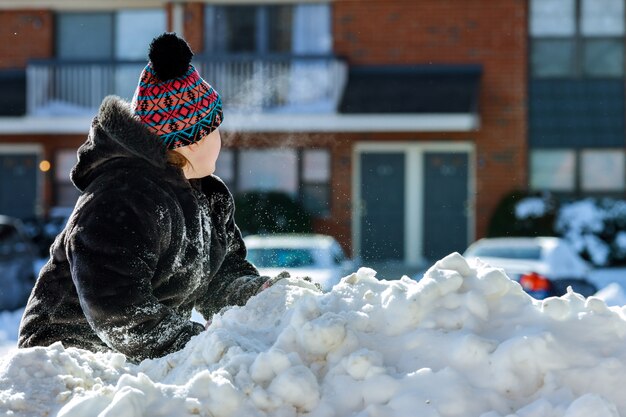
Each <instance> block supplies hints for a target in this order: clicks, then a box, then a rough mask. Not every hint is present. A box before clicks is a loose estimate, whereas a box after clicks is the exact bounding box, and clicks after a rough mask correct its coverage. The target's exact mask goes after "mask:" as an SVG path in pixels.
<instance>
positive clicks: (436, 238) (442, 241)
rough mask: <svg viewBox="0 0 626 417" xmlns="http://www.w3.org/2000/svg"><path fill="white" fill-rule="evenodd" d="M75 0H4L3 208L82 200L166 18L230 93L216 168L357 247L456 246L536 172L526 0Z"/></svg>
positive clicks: (429, 251) (236, 186)
mask: <svg viewBox="0 0 626 417" xmlns="http://www.w3.org/2000/svg"><path fill="white" fill-rule="evenodd" d="M77 7H78V6H76V2H73V1H69V0H56V1H46V2H44V1H30V2H23V1H17V0H16V1H12V0H7V1H4V2H2V3H0V23H2V24H1V25H0V28H2V29H0V30H1V31H2V32H1V33H0V40H1V42H0V48H2V49H1V52H0V56H1V57H2V58H1V61H0V86H1V87H2V89H3V91H5V92H6V94H5V95H4V98H3V99H0V169H1V170H2V171H1V172H0V212H3V214H10V215H16V216H20V217H26V216H30V215H41V214H44V213H46V212H47V211H48V210H50V208H52V207H59V206H61V207H64V206H71V205H72V204H73V203H74V201H75V199H76V197H77V194H76V193H77V192H76V191H75V190H74V188H73V186H72V184H71V183H70V181H69V171H70V169H71V167H72V166H73V164H74V162H75V153H76V149H77V147H78V146H79V145H80V144H81V143H82V142H83V141H84V139H85V137H86V134H87V131H88V129H89V124H90V120H91V117H93V115H94V114H95V112H96V111H97V107H98V104H99V102H100V101H101V100H102V98H103V97H104V96H105V95H106V94H118V95H120V96H122V97H125V98H127V99H130V97H131V96H132V93H133V89H134V87H135V83H136V81H137V77H138V75H139V72H140V71H141V68H142V67H143V66H144V65H145V63H146V61H145V59H146V58H145V50H146V46H147V44H148V42H149V40H150V39H151V38H152V37H153V36H155V35H156V34H158V33H160V32H162V31H164V30H175V31H177V32H179V33H182V34H183V35H184V36H185V37H186V38H187V40H188V41H189V42H190V44H191V46H192V48H193V49H194V51H195V52H196V56H195V57H194V62H193V63H194V65H196V66H197V67H198V68H199V70H200V72H201V74H202V75H203V76H204V78H205V79H206V80H207V81H209V83H211V84H212V85H214V86H215V87H216V89H217V90H218V91H220V93H221V94H222V95H223V98H224V102H225V106H226V109H225V122H224V124H223V126H222V128H221V130H222V132H223V138H224V147H223V151H222V155H221V156H220V159H219V161H218V168H217V174H218V175H220V176H221V177H222V178H223V179H224V180H225V181H226V182H227V183H228V184H229V186H230V188H231V190H232V191H233V193H240V192H245V191H252V190H272V191H281V192H285V193H288V194H290V195H291V196H293V197H294V198H295V199H298V200H299V201H301V202H302V203H303V204H304V206H305V207H306V208H307V209H308V210H309V211H310V212H311V213H312V214H313V217H314V228H315V230H316V231H318V232H321V233H326V234H330V235H333V236H335V237H336V238H337V239H338V240H339V241H340V242H341V243H342V245H343V246H344V248H345V249H346V250H347V251H348V253H351V254H352V255H353V256H358V257H360V258H361V259H363V260H364V261H371V262H387V261H397V262H405V263H413V264H418V263H422V262H424V261H426V260H427V261H431V260H435V259H438V258H439V257H441V256H444V255H446V254H447V253H450V252H451V251H463V250H464V249H465V247H466V246H467V244H468V243H470V242H471V241H473V240H474V239H476V238H479V237H482V236H484V235H485V233H486V230H487V225H488V222H489V219H490V216H491V215H492V213H493V211H494V209H495V207H496V205H497V204H498V202H499V201H500V200H501V198H502V197H503V196H505V195H506V194H507V193H509V192H511V191H512V190H516V189H526V188H527V187H528V183H529V175H528V166H529V161H528V158H527V152H528V149H529V148H528V146H529V139H528V138H529V132H528V127H527V126H528V122H529V120H531V122H533V121H534V119H533V118H532V117H530V119H529V113H528V109H529V107H528V102H529V96H528V91H529V88H528V86H529V82H528V80H529V77H528V75H527V74H528V68H529V59H528V58H529V56H531V55H529V54H530V52H529V48H528V44H529V39H530V40H531V41H532V42H535V39H534V37H532V36H530V37H529V27H530V26H529V25H530V23H529V3H528V2H527V1H525V0H504V1H497V2H494V1H490V0H451V1H441V0H421V1H407V0H330V1H309V0H301V1H296V0H293V1H289V2H287V1H280V0H274V1H263V2H261V1H254V0H250V1H246V2H240V1H232V0H231V1H221V2H220V1H213V0H210V1H204V2H203V1H196V2H182V1H181V2H165V1H157V0H146V1H121V0H120V1H106V2H105V1H93V2H89V5H88V6H87V5H81V6H80V8H77ZM539 33H541V32H539ZM533 51H534V49H533ZM532 57H534V55H532ZM533 59H534V58H533ZM533 62H534V61H533ZM532 68H534V67H532ZM532 80H533V81H532V82H534V79H532ZM622 90H623V87H622ZM530 91H531V93H532V94H535V91H536V89H535V86H534V84H533V85H532V88H531V89H530ZM622 94H623V93H622ZM532 97H535V96H532ZM532 97H531V98H532ZM533 100H534V99H533ZM531 102H532V103H534V101H532V100H531ZM531 111H532V108H531ZM622 123H623V119H622ZM533 132H534V131H531V134H530V137H531V138H534V136H532V135H533V134H534V133H533ZM533 140H534V139H533ZM622 140H623V132H622ZM531 142H532V141H531ZM532 143H533V146H535V145H534V144H535V142H532ZM534 151H535V148H533V152H534ZM537 155H539V157H538V158H539V159H533V161H534V162H533V164H535V165H537V164H538V166H539V165H541V164H542V163H543V164H544V165H545V162H542V160H541V158H542V156H541V153H540V151H539V153H538V154H537ZM537 161H539V162H537ZM531 165H532V164H531ZM533 166H534V165H533ZM542 166H543V165H542ZM533 178H534V177H533ZM533 184H534V183H533Z"/></svg>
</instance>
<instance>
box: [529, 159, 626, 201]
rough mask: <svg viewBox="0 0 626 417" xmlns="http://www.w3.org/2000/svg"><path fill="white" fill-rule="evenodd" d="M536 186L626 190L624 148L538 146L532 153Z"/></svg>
mask: <svg viewBox="0 0 626 417" xmlns="http://www.w3.org/2000/svg"><path fill="white" fill-rule="evenodd" d="M530 186H531V189H533V190H539V191H541V190H549V191H554V192H564V193H576V194H581V193H583V194H585V193H586V194H588V193H596V192H602V193H606V192H616V193H617V192H623V191H624V190H626V154H625V153H624V150H622V149H583V150H580V151H578V152H577V151H575V150H565V149H538V150H533V151H531V153H530Z"/></svg>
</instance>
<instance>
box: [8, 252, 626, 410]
mask: <svg viewBox="0 0 626 417" xmlns="http://www.w3.org/2000/svg"><path fill="white" fill-rule="evenodd" d="M375 274H376V273H375V271H373V270H371V269H367V268H361V269H360V270H359V271H358V272H357V273H355V274H352V275H350V276H348V277H345V278H344V279H343V280H342V282H341V283H340V284H338V285H336V286H335V287H334V288H333V290H332V291H330V292H328V293H324V294H322V293H318V292H316V291H315V290H314V289H313V288H311V287H307V286H298V285H294V282H293V281H285V282H284V283H283V285H275V286H274V287H271V288H270V289H268V290H266V291H264V292H263V293H261V294H259V295H258V296H256V297H254V298H253V299H251V300H250V301H249V302H248V304H247V305H246V306H245V307H234V308H231V309H229V310H227V311H225V312H224V313H223V314H221V315H219V316H216V317H215V318H214V320H213V323H212V325H211V327H210V328H209V330H208V331H206V332H204V333H202V334H201V335H199V336H197V337H195V338H194V339H192V340H191V342H189V344H188V345H187V346H186V347H185V349H184V350H182V351H180V352H177V353H174V354H172V355H169V356H167V357H164V358H160V359H156V360H146V361H144V362H142V363H141V364H139V365H133V364H130V363H128V362H126V360H125V358H124V356H122V355H120V354H113V353H109V354H93V353H90V352H86V351H82V350H77V349H72V348H70V349H64V348H63V346H62V345H61V344H60V343H59V344H55V345H53V346H50V347H48V348H32V349H25V350H20V351H18V352H16V353H14V354H12V355H11V356H10V357H8V359H6V360H5V361H4V362H3V365H2V368H1V369H0V412H1V413H4V414H8V415H14V416H34V415H57V416H63V417H68V416H73V417H75V416H100V417H135V416H177V417H178V416H194V415H200V416H213V417H228V416H278V417H291V416H303V415H306V416H309V417H333V416H337V417H339V416H358V417H374V416H446V417H452V416H459V417H460V416H463V417H469V416H481V417H503V416H509V415H515V416H519V417H532V416H555V417H558V416H563V417H576V416H585V417H595V416H597V417H600V416H619V415H626V397H625V396H623V395H622V391H621V390H622V387H623V386H624V383H625V382H626V343H625V338H626V316H625V312H624V310H623V309H621V308H617V307H611V308H609V307H607V306H606V304H605V303H604V302H603V301H602V300H600V299H598V298H593V297H591V298H588V299H585V298H583V297H581V296H579V295H577V294H575V293H572V292H570V293H568V294H567V295H565V296H563V297H560V298H549V299H546V300H543V301H538V300H534V299H533V298H531V297H529V296H528V295H527V294H526V293H525V292H524V291H523V290H522V289H521V287H520V286H519V284H517V283H515V282H513V281H511V280H509V279H508V278H507V277H506V276H505V275H504V274H503V272H502V271H501V270H499V269H494V268H491V267H490V266H488V265H485V264H482V263H480V262H477V263H476V264H475V265H469V264H468V263H467V262H466V260H465V259H464V258H463V257H462V256H461V255H459V254H452V255H450V256H448V257H446V258H444V259H442V260H441V261H439V262H437V263H436V264H435V265H434V266H433V267H432V268H431V269H430V270H429V271H428V272H427V273H426V274H425V275H424V278H423V279H422V280H420V281H419V282H415V281H412V280H410V279H409V278H407V277H402V278H401V279H399V280H397V281H380V280H378V279H377V278H376V277H375Z"/></svg>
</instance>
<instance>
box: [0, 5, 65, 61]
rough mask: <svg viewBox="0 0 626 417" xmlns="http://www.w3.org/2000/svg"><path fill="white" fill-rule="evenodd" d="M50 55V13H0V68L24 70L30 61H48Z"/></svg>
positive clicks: (10, 11)
mask: <svg viewBox="0 0 626 417" xmlns="http://www.w3.org/2000/svg"><path fill="white" fill-rule="evenodd" d="M53 53H54V19H53V13H52V12H51V11H47V10H46V11H44V10H2V11H0V69H9V68H24V67H25V66H26V62H27V61H28V60H29V59H34V58H50V57H52V54H53Z"/></svg>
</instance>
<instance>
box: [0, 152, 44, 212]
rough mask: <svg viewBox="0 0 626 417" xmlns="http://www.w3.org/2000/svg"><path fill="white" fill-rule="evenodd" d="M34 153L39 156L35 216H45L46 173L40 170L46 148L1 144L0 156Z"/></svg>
mask: <svg viewBox="0 0 626 417" xmlns="http://www.w3.org/2000/svg"><path fill="white" fill-rule="evenodd" d="M24 153H32V154H36V155H37V166H35V169H36V170H37V175H36V176H35V177H36V180H35V187H36V190H35V214H36V215H42V214H43V191H44V190H43V187H44V173H43V172H41V169H39V163H40V162H41V161H42V160H43V155H44V148H43V145H40V144H36V143H0V155H15V154H24Z"/></svg>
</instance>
